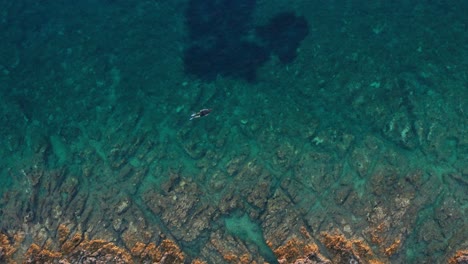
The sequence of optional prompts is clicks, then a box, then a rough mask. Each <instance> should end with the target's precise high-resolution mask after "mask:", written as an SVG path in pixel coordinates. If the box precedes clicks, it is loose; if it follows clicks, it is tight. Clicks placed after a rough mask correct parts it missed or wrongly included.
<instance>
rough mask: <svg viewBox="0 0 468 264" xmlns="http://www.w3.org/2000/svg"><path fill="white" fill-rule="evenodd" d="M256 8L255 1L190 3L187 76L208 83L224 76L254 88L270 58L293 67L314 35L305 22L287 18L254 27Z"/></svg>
mask: <svg viewBox="0 0 468 264" xmlns="http://www.w3.org/2000/svg"><path fill="white" fill-rule="evenodd" d="M238 2H240V3H238ZM254 8H255V1H253V0H242V1H236V3H235V4H233V2H232V1H227V0H224V1H201V0H192V1H190V3H189V5H188V8H187V10H186V13H185V15H186V26H187V29H188V36H189V40H188V43H187V48H186V50H185V52H184V65H185V70H186V72H187V73H189V74H193V75H195V76H197V77H199V78H201V79H204V80H213V79H214V78H216V77H217V76H218V75H221V76H225V77H234V78H239V79H244V80H246V81H249V82H253V81H255V79H256V70H257V69H258V68H259V67H260V66H262V65H263V64H264V63H265V62H266V61H268V59H269V58H270V56H271V55H276V56H278V58H279V59H280V61H281V62H282V63H291V62H292V61H293V60H294V59H295V57H296V50H297V48H298V47H299V45H300V42H301V41H302V40H303V39H304V38H305V37H306V36H307V34H308V33H309V28H308V24H307V21H306V20H305V18H304V17H299V16H296V15H295V14H294V13H293V12H282V13H280V14H277V15H276V16H274V17H273V18H271V20H270V22H269V23H268V24H266V25H262V26H257V27H255V26H253V25H252V24H253V21H252V12H253V11H254ZM252 32H253V34H254V35H252Z"/></svg>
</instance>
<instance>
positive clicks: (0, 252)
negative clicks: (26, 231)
mask: <svg viewBox="0 0 468 264" xmlns="http://www.w3.org/2000/svg"><path fill="white" fill-rule="evenodd" d="M12 244H13V243H11V242H10V240H9V239H8V237H7V236H6V235H4V234H0V260H5V261H9V260H10V258H11V256H12V255H13V254H14V253H15V252H16V248H15V247H14V246H13V245H12Z"/></svg>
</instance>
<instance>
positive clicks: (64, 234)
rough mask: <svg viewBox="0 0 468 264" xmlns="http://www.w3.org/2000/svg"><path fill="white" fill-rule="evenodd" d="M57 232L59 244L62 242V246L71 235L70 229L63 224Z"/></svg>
mask: <svg viewBox="0 0 468 264" xmlns="http://www.w3.org/2000/svg"><path fill="white" fill-rule="evenodd" d="M57 232H58V239H59V242H60V244H63V242H65V240H67V238H68V235H69V234H70V229H69V228H68V227H66V226H65V225H64V224H61V225H59V227H58V229H57Z"/></svg>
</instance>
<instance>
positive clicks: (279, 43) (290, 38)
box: [256, 12, 309, 63]
mask: <svg viewBox="0 0 468 264" xmlns="http://www.w3.org/2000/svg"><path fill="white" fill-rule="evenodd" d="M256 32H257V35H258V36H259V37H260V38H261V39H262V40H263V43H265V45H266V47H267V48H268V50H269V51H270V52H271V53H273V54H275V55H276V56H278V58H279V59H280V61H281V62H282V63H290V62H292V61H293V60H294V59H295V58H296V56H297V52H296V50H297V48H298V47H299V44H300V43H301V41H302V40H303V39H304V38H305V37H306V36H307V35H308V34H309V25H308V24H307V21H306V19H305V18H304V17H302V16H300V17H299V16H296V15H295V14H294V13H292V12H283V13H280V14H278V15H276V16H274V17H273V18H272V19H271V20H270V22H269V23H268V24H267V25H265V26H260V27H258V28H257V30H256Z"/></svg>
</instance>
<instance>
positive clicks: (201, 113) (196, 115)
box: [190, 108, 213, 120]
mask: <svg viewBox="0 0 468 264" xmlns="http://www.w3.org/2000/svg"><path fill="white" fill-rule="evenodd" d="M212 110H213V109H206V108H205V109H202V110H200V111H198V112H196V113H193V114H192V115H191V116H190V120H192V119H194V118H200V117H204V116H207V115H209V114H210V113H211V111H212Z"/></svg>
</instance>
